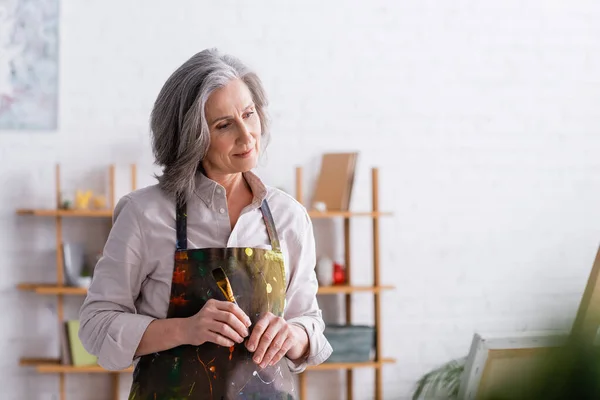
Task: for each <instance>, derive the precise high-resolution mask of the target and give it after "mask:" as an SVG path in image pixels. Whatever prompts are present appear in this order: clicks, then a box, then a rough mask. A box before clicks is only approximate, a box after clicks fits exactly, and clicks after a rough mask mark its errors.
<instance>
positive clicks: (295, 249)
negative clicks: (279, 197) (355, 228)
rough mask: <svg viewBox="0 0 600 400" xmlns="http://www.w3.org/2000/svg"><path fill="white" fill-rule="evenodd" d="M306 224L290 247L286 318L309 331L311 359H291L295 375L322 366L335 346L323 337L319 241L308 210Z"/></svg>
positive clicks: (304, 223)
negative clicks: (318, 261) (319, 282)
mask: <svg viewBox="0 0 600 400" xmlns="http://www.w3.org/2000/svg"><path fill="white" fill-rule="evenodd" d="M302 225H303V227H302V228H301V229H299V232H298V236H297V240H296V241H295V242H292V243H289V244H288V252H289V260H290V261H289V262H290V280H289V285H288V290H287V294H286V301H287V305H286V310H285V315H284V317H285V319H286V320H287V322H288V323H291V324H295V325H298V326H300V327H301V328H303V329H304V330H305V331H306V333H307V334H308V342H309V346H310V350H309V353H308V356H307V357H306V358H305V359H304V360H298V363H296V362H293V361H291V360H289V359H288V365H289V367H290V369H291V371H292V372H293V373H300V372H303V371H304V370H305V369H306V367H307V366H309V365H319V364H321V363H322V362H324V361H325V360H327V359H328V358H329V356H330V355H331V353H332V348H331V345H330V344H329V342H328V341H327V339H326V338H325V336H324V335H323V330H324V329H325V323H324V322H323V317H322V315H321V309H320V308H319V304H318V302H317V290H318V288H319V284H318V282H317V277H316V274H315V265H316V250H315V238H314V233H313V227H312V221H311V220H310V217H309V216H308V214H307V213H306V211H305V210H304V217H303V223H302Z"/></svg>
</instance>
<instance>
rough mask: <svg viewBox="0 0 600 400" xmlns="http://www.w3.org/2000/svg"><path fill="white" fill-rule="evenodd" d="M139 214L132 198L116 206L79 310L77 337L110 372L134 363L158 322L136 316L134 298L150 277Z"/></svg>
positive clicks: (125, 198)
mask: <svg viewBox="0 0 600 400" xmlns="http://www.w3.org/2000/svg"><path fill="white" fill-rule="evenodd" d="M144 252H145V244H144V236H143V228H142V227H141V212H140V211H139V209H138V208H137V206H136V204H135V202H134V201H133V200H132V199H131V198H130V197H128V196H125V197H123V198H122V199H121V200H119V202H118V203H117V206H116V207H115V211H114V218H113V227H112V229H111V231H110V234H109V236H108V240H107V242H106V244H105V246H104V251H103V253H102V257H101V258H100V260H99V261H98V263H97V264H96V266H95V268H94V273H93V277H92V283H91V285H90V288H89V290H88V293H87V296H86V299H85V301H84V303H83V305H82V306H81V309H80V311H79V319H80V329H79V338H80V339H81V342H82V344H83V346H84V348H85V349H86V350H87V351H88V352H89V353H90V354H93V355H95V356H97V357H98V364H100V365H101V366H102V367H104V368H106V369H108V370H121V369H124V368H127V367H129V366H130V365H131V364H132V362H133V361H134V358H135V357H134V355H135V351H136V350H137V347H138V345H139V343H140V340H141V339H142V335H143V334H144V332H145V331H146V328H147V327H148V325H149V324H150V322H152V321H153V319H154V318H152V317H149V316H145V315H140V314H137V313H136V307H135V300H136V298H137V297H138V295H139V293H140V287H141V284H142V282H143V280H144V279H145V277H146V273H145V272H144Z"/></svg>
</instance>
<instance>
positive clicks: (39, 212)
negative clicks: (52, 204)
mask: <svg viewBox="0 0 600 400" xmlns="http://www.w3.org/2000/svg"><path fill="white" fill-rule="evenodd" d="M17 215H33V216H35V217H79V218H111V217H112V215H113V213H112V210H60V209H55V210H44V209H26V208H23V209H19V210H17Z"/></svg>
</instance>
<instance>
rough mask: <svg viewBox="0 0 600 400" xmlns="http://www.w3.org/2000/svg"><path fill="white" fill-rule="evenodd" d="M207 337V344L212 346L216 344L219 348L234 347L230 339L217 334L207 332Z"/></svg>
mask: <svg viewBox="0 0 600 400" xmlns="http://www.w3.org/2000/svg"><path fill="white" fill-rule="evenodd" d="M207 336H208V337H207V340H206V341H207V342H212V343H214V344H218V345H219V346H223V347H231V346H233V345H235V343H234V342H233V341H232V340H231V339H228V338H226V337H225V336H223V335H221V334H219V333H217V332H212V331H207Z"/></svg>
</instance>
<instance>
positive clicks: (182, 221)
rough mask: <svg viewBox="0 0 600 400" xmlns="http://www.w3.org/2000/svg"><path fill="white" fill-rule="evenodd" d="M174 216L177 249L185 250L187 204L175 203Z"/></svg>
mask: <svg viewBox="0 0 600 400" xmlns="http://www.w3.org/2000/svg"><path fill="white" fill-rule="evenodd" d="M175 217H176V219H177V228H176V230H177V250H187V204H186V203H185V202H183V203H179V202H178V204H177V209H176V214H175Z"/></svg>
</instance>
